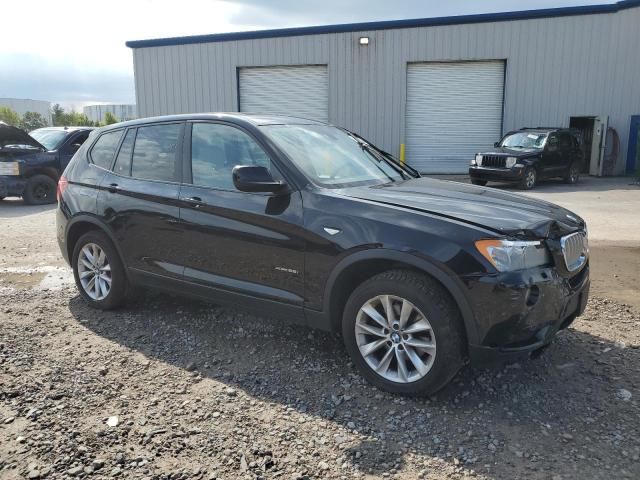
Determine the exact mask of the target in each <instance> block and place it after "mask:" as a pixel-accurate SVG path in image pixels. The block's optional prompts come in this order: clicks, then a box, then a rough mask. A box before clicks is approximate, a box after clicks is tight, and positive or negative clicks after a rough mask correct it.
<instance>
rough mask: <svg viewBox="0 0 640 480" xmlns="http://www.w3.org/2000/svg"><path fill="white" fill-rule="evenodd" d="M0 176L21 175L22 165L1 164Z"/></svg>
mask: <svg viewBox="0 0 640 480" xmlns="http://www.w3.org/2000/svg"><path fill="white" fill-rule="evenodd" d="M0 175H13V176H18V175H20V164H19V163H18V162H0Z"/></svg>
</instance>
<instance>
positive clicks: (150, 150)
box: [131, 123, 181, 182]
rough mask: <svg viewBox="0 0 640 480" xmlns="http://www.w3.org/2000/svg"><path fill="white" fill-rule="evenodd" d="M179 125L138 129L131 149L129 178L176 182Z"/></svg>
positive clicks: (172, 124)
mask: <svg viewBox="0 0 640 480" xmlns="http://www.w3.org/2000/svg"><path fill="white" fill-rule="evenodd" d="M180 127H181V125H180V124H178V123H170V124H165V125H150V126H148V127H139V128H138V134H137V136H136V141H135V146H134V147H133V158H132V160H131V176H132V177H135V178H141V179H145V180H160V181H167V182H173V181H176V153H177V149H178V137H179V133H180Z"/></svg>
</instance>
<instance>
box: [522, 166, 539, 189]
mask: <svg viewBox="0 0 640 480" xmlns="http://www.w3.org/2000/svg"><path fill="white" fill-rule="evenodd" d="M524 183H525V185H526V186H527V188H533V186H534V185H535V184H536V171H535V170H534V169H530V170H528V171H527V173H526V175H525V177H524Z"/></svg>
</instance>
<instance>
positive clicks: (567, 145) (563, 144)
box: [559, 133, 571, 152]
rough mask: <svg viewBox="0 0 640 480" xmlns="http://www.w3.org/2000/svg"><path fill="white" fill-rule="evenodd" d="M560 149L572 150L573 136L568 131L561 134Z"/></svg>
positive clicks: (564, 150) (562, 150)
mask: <svg viewBox="0 0 640 480" xmlns="http://www.w3.org/2000/svg"><path fill="white" fill-rule="evenodd" d="M559 145H560V151H561V152H570V151H571V137H570V136H569V135H568V134H566V133H561V134H560V140H559Z"/></svg>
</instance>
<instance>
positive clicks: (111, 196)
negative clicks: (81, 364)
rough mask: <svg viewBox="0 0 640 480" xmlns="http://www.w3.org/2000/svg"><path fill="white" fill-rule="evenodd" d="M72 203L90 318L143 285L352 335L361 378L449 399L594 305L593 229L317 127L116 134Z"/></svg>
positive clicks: (198, 121)
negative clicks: (430, 175) (477, 368)
mask: <svg viewBox="0 0 640 480" xmlns="http://www.w3.org/2000/svg"><path fill="white" fill-rule="evenodd" d="M58 197H59V205H58V209H57V235H58V242H59V245H60V249H61V251H62V254H63V256H64V257H65V259H66V260H67V261H68V262H69V263H70V264H71V266H72V267H73V271H74V275H75V279H76V284H77V287H78V290H79V292H80V294H81V296H82V297H83V298H84V299H85V300H86V301H87V302H88V303H89V305H91V306H93V307H96V308H101V309H110V308H115V307H117V306H119V305H121V304H122V302H123V301H124V300H125V297H126V294H127V291H128V290H129V288H130V287H131V286H134V285H142V286H148V287H155V288H159V289H163V290H166V291H169V292H174V293H180V294H185V295H192V296H196V297H200V298H204V299H207V300H211V301H213V302H216V303H221V304H230V305H233V306H237V307H241V308H247V309H252V310H255V311H257V312H258V313H260V314H263V315H264V314H270V315H275V316H278V317H281V318H283V319H286V320H289V321H294V322H299V323H302V324H305V325H308V326H311V327H316V328H321V329H325V330H330V331H339V332H342V335H343V338H344V342H345V345H346V348H347V351H348V352H349V354H350V355H351V357H352V359H353V361H354V362H355V364H356V365H357V367H358V368H359V369H360V371H361V372H362V374H363V375H364V376H365V377H366V378H367V379H368V380H369V381H370V382H372V383H373V384H374V385H377V386H378V387H380V388H382V389H385V390H388V391H391V392H398V393H405V394H423V393H430V392H434V391H436V390H438V389H439V388H441V387H442V386H444V385H445V384H446V383H447V382H448V381H449V380H450V379H451V378H452V377H453V376H454V375H455V373H456V372H457V371H458V370H459V369H460V367H461V366H462V365H463V364H464V363H465V362H466V361H467V360H471V361H472V362H474V363H478V362H486V361H488V360H491V359H495V358H500V357H503V358H513V357H516V358H517V357H520V356H522V355H528V354H531V353H532V352H537V351H539V350H541V349H542V348H543V347H545V346H546V345H548V344H549V343H550V342H551V341H552V339H553V337H554V335H555V333H556V332H557V331H558V330H559V329H562V328H565V327H567V326H568V325H569V324H570V323H571V322H572V321H573V320H574V318H576V316H578V315H580V314H581V313H582V312H583V310H584V308H585V304H586V302H587V297H588V291H589V265H588V247H587V231H586V225H585V222H584V221H583V220H582V219H581V218H580V217H578V216H577V215H575V214H573V213H571V212H569V211H567V210H565V209H564V208H561V207H558V206H556V205H552V204H550V203H547V202H544V201H541V200H536V199H533V198H527V197H522V196H518V195H515V194H512V193H507V192H502V191H499V190H494V189H489V188H483V187H477V186H473V185H468V184H462V183H455V182H446V181H440V180H433V179H427V178H421V177H420V175H419V174H418V173H417V172H414V171H413V170H411V169H408V168H406V167H405V166H403V165H402V164H401V163H399V162H397V161H396V160H395V159H394V158H393V157H392V156H391V155H389V154H387V153H384V152H382V151H381V150H379V149H377V148H376V147H374V146H373V145H371V144H370V143H368V142H366V141H365V140H363V139H362V138H361V137H359V136H357V135H354V134H352V133H350V132H348V131H346V130H343V129H340V128H337V127H333V126H330V125H326V124H322V123H316V122H313V121H309V120H303V119H297V118H289V117H261V116H250V115H243V114H198V115H178V116H169V117H158V118H151V119H142V120H135V121H131V122H126V123H121V124H117V125H114V126H109V127H105V128H102V129H100V130H98V131H95V132H94V133H93V134H92V135H91V136H90V137H89V140H88V141H87V142H86V143H85V144H84V145H83V146H82V148H81V149H80V150H79V151H78V153H77V154H76V155H75V157H74V158H73V160H72V161H71V163H70V164H69V166H68V167H67V169H66V170H65V172H64V175H63V177H62V178H61V179H60V183H59V185H58ZM230 321H231V320H230ZM301 341H302V340H301ZM239 348H241V347H240V346H239Z"/></svg>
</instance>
